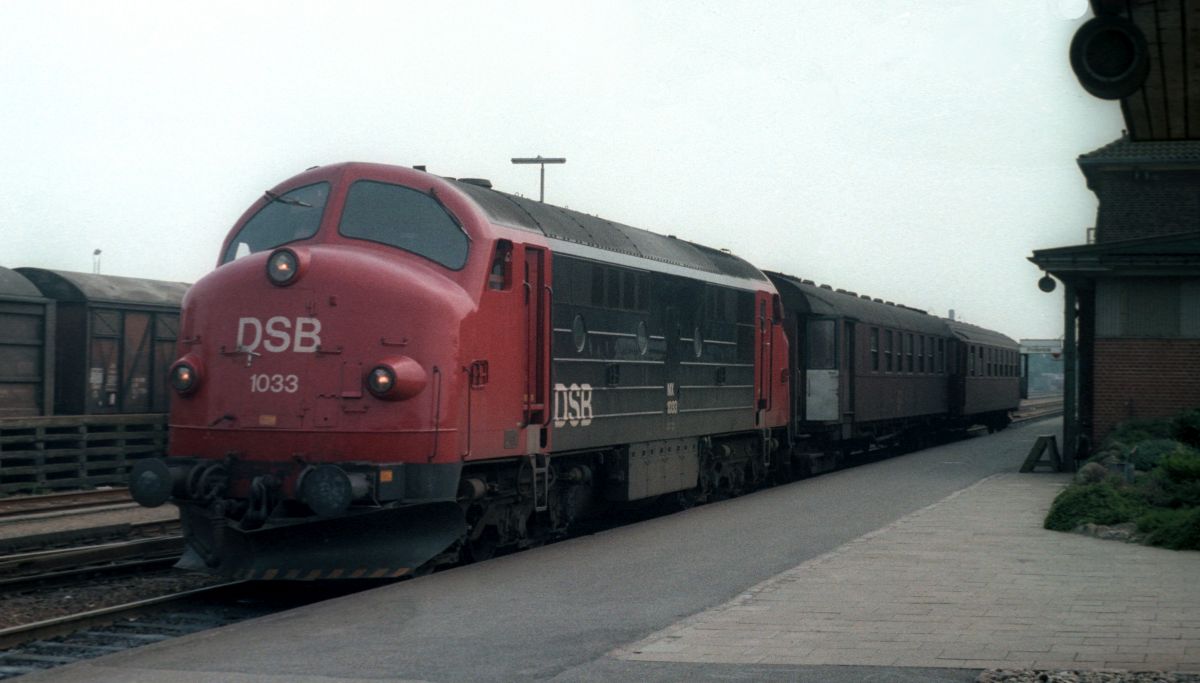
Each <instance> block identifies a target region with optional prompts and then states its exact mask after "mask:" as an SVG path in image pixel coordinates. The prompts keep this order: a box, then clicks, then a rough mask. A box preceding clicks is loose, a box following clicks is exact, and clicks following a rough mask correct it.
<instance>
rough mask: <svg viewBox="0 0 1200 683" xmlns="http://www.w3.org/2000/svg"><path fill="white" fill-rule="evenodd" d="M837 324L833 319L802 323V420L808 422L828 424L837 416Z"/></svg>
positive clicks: (838, 401)
mask: <svg viewBox="0 0 1200 683" xmlns="http://www.w3.org/2000/svg"><path fill="white" fill-rule="evenodd" d="M837 323H838V321H837V320H836V319H834V318H808V319H806V320H805V321H804V419H805V420H808V421H810V422H831V421H835V420H837V419H838V417H839V413H840V406H841V396H840V395H841V378H840V375H839V372H838V362H837V360H838V353H837V350H838V334H837V328H838V325H837Z"/></svg>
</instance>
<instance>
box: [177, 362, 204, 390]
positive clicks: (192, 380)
mask: <svg viewBox="0 0 1200 683" xmlns="http://www.w3.org/2000/svg"><path fill="white" fill-rule="evenodd" d="M199 380H200V375H199V373H198V372H196V368H195V366H193V365H192V364H191V363H188V362H187V361H183V360H180V361H176V362H175V364H174V365H172V366H171V388H173V389H174V390H175V391H177V392H179V394H180V395H183V396H186V395H187V394H190V393H192V392H193V391H195V390H196V387H197V386H198V385H199Z"/></svg>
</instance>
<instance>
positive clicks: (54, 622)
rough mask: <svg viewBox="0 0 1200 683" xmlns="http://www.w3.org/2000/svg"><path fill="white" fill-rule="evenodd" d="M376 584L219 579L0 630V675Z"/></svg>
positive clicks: (48, 666)
mask: <svg viewBox="0 0 1200 683" xmlns="http://www.w3.org/2000/svg"><path fill="white" fill-rule="evenodd" d="M377 585H379V584H378V583H376V582H371V583H358V584H354V585H341V584H339V585H337V586H332V587H331V586H313V585H311V584H309V585H306V586H305V587H304V590H296V587H295V586H294V585H289V584H288V583H287V582H285V583H283V584H268V585H263V584H254V583H247V582H231V583H223V584H218V585H214V586H208V587H205V588H199V589H195V590H189V591H183V592H179V593H173V594H170V595H163V596H160V597H156V598H151V599H148V600H139V601H136V602H130V603H126V604H122V605H116V606H113V607H107V608H104V609H98V610H93V611H90V612H84V613H80V614H73V615H69V616H65V617H60V618H57V619H48V620H46V621H41V622H37V623H34V624H28V625H24V626H17V627H13V628H7V629H3V630H0V680H4V679H7V678H14V677H17V676H20V675H23V674H26V673H31V672H33V671H39V670H45V669H51V668H54V667H57V666H63V665H65V664H70V663H72V662H76V661H80V660H83V659H90V658H92V657H98V656H100V655H105V654H111V653H113V652H119V651H121V650H128V649H131V648H135V647H139V646H141V645H147V644H150V643H156V642H160V641H163V640H169V639H171V638H177V637H179V636H184V635H188V634H191V633H196V632H199V631H204V630H208V629H210V628H216V627H219V626H225V625H228V624H232V623H235V622H238V621H244V620H246V619H252V618H255V617H260V616H265V615H267V614H272V613H274V612H278V611H282V610H285V609H292V608H295V607H299V606H302V605H306V604H310V603H313V602H319V601H321V600H325V599H329V598H333V597H339V596H342V595H347V594H349V593H353V592H356V591H359V590H363V589H365V588H369V587H374V586H377Z"/></svg>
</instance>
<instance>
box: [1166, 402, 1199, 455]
mask: <svg viewBox="0 0 1200 683" xmlns="http://www.w3.org/2000/svg"><path fill="white" fill-rule="evenodd" d="M1171 431H1172V435H1173V436H1174V437H1175V438H1176V439H1178V440H1180V441H1182V442H1184V443H1185V444H1187V445H1189V446H1191V447H1193V448H1200V408H1193V409H1192V410H1189V411H1187V412H1186V413H1182V414H1180V415H1179V416H1178V417H1176V418H1175V419H1174V420H1173V421H1172V422H1171Z"/></svg>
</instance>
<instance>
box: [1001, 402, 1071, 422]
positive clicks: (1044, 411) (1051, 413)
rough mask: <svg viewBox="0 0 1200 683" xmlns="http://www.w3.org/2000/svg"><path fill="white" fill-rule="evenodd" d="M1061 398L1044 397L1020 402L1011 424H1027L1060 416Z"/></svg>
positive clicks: (1061, 409) (1061, 410) (1061, 408)
mask: <svg viewBox="0 0 1200 683" xmlns="http://www.w3.org/2000/svg"><path fill="white" fill-rule="evenodd" d="M1062 412H1063V399H1062V396H1046V397H1041V398H1033V399H1026V400H1024V401H1021V406H1020V408H1018V409H1017V411H1016V412H1015V413H1013V417H1012V421H1013V423H1020V422H1029V421H1030V420H1040V419H1042V418H1047V417H1055V416H1058V415H1062Z"/></svg>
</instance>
